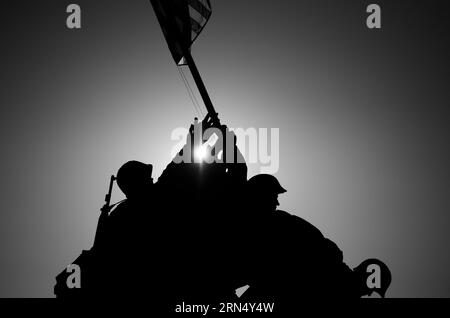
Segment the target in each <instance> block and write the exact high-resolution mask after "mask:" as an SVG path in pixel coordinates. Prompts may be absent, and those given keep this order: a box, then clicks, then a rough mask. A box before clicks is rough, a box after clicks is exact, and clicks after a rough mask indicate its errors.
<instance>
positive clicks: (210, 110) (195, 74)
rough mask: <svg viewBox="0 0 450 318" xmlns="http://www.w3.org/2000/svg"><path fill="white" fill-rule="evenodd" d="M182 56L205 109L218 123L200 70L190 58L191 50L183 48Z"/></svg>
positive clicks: (218, 122)
mask: <svg viewBox="0 0 450 318" xmlns="http://www.w3.org/2000/svg"><path fill="white" fill-rule="evenodd" d="M183 53H184V58H185V59H186V63H187V65H188V66H189V69H190V71H191V74H192V77H193V78H194V81H195V84H196V85H197V88H198V91H199V92H200V95H201V96H202V99H203V102H204V103H205V106H206V110H207V111H208V115H209V116H210V117H211V119H212V120H213V123H214V124H217V125H220V120H219V117H218V114H217V113H216V110H215V109H214V106H213V103H212V101H211V98H210V97H209V94H208V91H207V90H206V86H205V84H204V83H203V80H202V77H201V76H200V72H199V71H198V68H197V65H195V62H194V59H193V58H192V55H191V52H190V50H189V49H185V50H183Z"/></svg>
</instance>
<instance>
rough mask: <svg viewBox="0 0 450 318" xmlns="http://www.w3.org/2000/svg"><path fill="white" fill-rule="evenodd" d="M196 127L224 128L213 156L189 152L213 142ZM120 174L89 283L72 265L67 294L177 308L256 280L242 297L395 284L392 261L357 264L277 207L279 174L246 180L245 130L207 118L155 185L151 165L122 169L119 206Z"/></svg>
mask: <svg viewBox="0 0 450 318" xmlns="http://www.w3.org/2000/svg"><path fill="white" fill-rule="evenodd" d="M197 128H201V129H202V130H203V131H205V130H206V129H207V128H215V129H217V130H216V131H217V132H220V135H221V138H222V140H221V142H219V143H218V144H219V145H222V147H220V146H214V147H213V148H212V149H211V148H208V149H207V156H209V158H208V159H210V160H209V162H212V163H206V162H205V161H204V160H199V161H190V160H187V162H185V161H183V160H181V159H182V158H185V159H186V158H188V159H189V158H190V159H193V157H194V155H195V150H196V149H198V147H199V146H201V145H202V143H203V142H205V140H200V142H198V141H196V140H195V139H194V138H195V136H194V135H195V130H196V129H197ZM227 140H228V141H232V142H231V147H226V145H227V143H226V141H227ZM228 145H230V144H228ZM227 151H228V152H229V151H233V153H234V158H232V159H233V160H226V159H225V158H228V157H227V156H226V152H227ZM220 154H221V156H220ZM231 157H233V156H231ZM211 159H212V160H211ZM115 179H116V178H115V177H114V176H113V177H112V178H111V182H110V188H109V193H108V195H107V196H106V203H105V205H104V206H103V208H102V209H101V211H102V212H101V215H100V218H99V222H98V227H97V232H96V237H95V241H94V246H93V247H92V248H91V249H90V250H89V251H83V252H82V254H81V255H80V257H79V258H77V259H76V260H75V261H74V264H77V265H79V266H80V268H81V288H70V287H69V286H68V285H67V280H68V278H69V275H70V273H68V272H66V271H63V272H62V273H61V274H59V275H58V276H57V285H56V286H55V294H56V295H57V296H58V297H60V298H70V297H96V298H98V297H111V296H115V297H121V298H123V297H132V298H136V297H142V298H145V299H146V300H147V301H149V302H153V304H154V305H157V306H158V305H159V306H166V307H167V306H168V308H172V307H173V306H174V304H175V303H177V302H180V301H189V300H192V301H193V303H207V302H213V301H229V300H231V301H233V300H236V298H235V297H236V296H235V290H236V289H238V288H240V287H242V286H245V285H249V286H250V287H249V288H248V290H247V291H246V292H245V294H244V296H243V298H242V299H254V300H255V301H264V300H270V299H273V300H279V301H281V302H286V301H293V302H298V301H299V300H300V299H301V298H310V297H329V296H330V290H339V293H338V295H337V296H338V297H349V298H352V297H361V296H363V295H368V294H370V293H371V292H372V291H377V292H378V293H379V294H380V295H382V296H383V297H384V294H385V292H386V289H387V288H388V286H389V284H390V281H391V276H390V272H389V269H388V268H387V266H386V265H385V264H384V263H382V262H380V261H378V260H367V261H365V262H363V263H362V264H361V265H360V266H358V267H357V268H355V270H354V271H353V270H351V269H350V268H349V267H348V266H347V265H346V264H345V263H344V262H343V254H342V251H341V250H340V249H339V248H338V247H337V245H336V244H335V243H334V242H332V241H330V240H329V239H327V238H325V237H324V236H323V235H322V233H321V232H320V231H319V230H318V229H317V228H316V227H314V226H313V225H311V224H310V223H308V222H307V221H305V220H303V219H302V218H300V217H298V216H295V215H291V214H289V213H287V212H284V211H281V210H277V207H278V206H279V202H278V195H279V194H282V193H285V192H286V190H285V189H284V188H283V187H282V186H281V185H280V183H279V182H278V180H277V179H276V178H275V177H274V176H271V175H266V174H261V175H256V176H254V177H253V178H251V179H250V180H248V181H247V165H246V163H245V161H244V160H243V157H242V154H241V153H240V151H239V149H238V147H237V145H236V136H235V135H234V133H233V132H231V131H230V130H229V129H228V128H227V127H226V126H224V125H220V124H217V123H216V122H214V121H213V120H211V118H210V117H208V116H207V117H206V118H205V119H204V120H203V121H202V122H198V121H196V122H195V124H194V125H192V126H191V128H190V130H189V134H188V137H187V140H186V144H185V145H184V147H183V148H182V149H181V150H180V152H179V153H178V155H177V156H176V157H175V158H174V160H173V161H172V162H170V163H169V164H168V165H167V167H166V169H165V170H164V171H163V173H162V175H161V176H160V177H159V179H158V182H156V183H153V179H152V166H151V165H147V164H144V163H141V162H137V161H130V162H127V163H125V164H124V165H123V166H122V167H121V168H120V169H119V171H118V173H117V184H118V186H119V188H120V189H121V190H122V192H123V193H124V194H125V196H126V200H124V201H122V202H119V203H117V204H115V205H111V204H110V199H111V190H112V185H113V181H114V180H115ZM371 271H374V273H372V272H371ZM377 271H379V273H380V274H381V277H382V278H381V280H380V276H379V275H378V273H377ZM376 274H377V275H378V276H376ZM69 285H70V284H69ZM332 296H333V297H335V296H336V295H335V294H333V295H332Z"/></svg>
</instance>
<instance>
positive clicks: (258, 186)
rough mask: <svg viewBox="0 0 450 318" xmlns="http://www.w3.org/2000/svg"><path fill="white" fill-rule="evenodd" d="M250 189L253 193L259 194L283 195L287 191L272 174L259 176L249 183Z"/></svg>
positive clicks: (251, 179)
mask: <svg viewBox="0 0 450 318" xmlns="http://www.w3.org/2000/svg"><path fill="white" fill-rule="evenodd" d="M247 186H248V189H249V191H250V192H251V193H255V194H256V193H258V194H260V195H261V194H277V195H278V194H281V193H284V192H286V190H285V189H284V188H283V187H282V186H281V184H280V182H279V181H278V179H277V178H275V177H274V176H272V175H270V174H258V175H256V176H254V177H252V178H250V180H248V183H247Z"/></svg>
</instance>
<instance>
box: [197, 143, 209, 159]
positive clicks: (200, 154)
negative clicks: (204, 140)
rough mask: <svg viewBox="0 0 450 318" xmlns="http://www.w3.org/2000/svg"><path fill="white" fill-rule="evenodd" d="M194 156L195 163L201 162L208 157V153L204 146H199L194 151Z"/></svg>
mask: <svg viewBox="0 0 450 318" xmlns="http://www.w3.org/2000/svg"><path fill="white" fill-rule="evenodd" d="M194 154H195V158H196V159H197V162H203V161H204V160H205V159H206V157H207V155H208V153H207V151H206V145H201V146H199V147H197V148H196V149H195V151H194Z"/></svg>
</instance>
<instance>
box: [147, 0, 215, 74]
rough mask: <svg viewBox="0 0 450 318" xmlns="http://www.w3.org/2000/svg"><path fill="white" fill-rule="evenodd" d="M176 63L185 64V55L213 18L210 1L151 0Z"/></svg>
mask: <svg viewBox="0 0 450 318" xmlns="http://www.w3.org/2000/svg"><path fill="white" fill-rule="evenodd" d="M150 2H151V4H152V6H153V9H154V10H155V13H156V16H157V18H158V21H159V24H160V25H161V28H162V30H163V33H164V37H165V38H166V41H167V44H168V46H169V49H170V52H171V53H172V56H173V59H174V60H175V63H177V64H178V65H183V64H185V61H184V58H183V57H184V55H185V54H184V53H183V52H185V51H186V50H189V49H190V48H191V45H192V43H194V41H195V40H196V39H197V37H198V36H199V35H200V33H201V32H202V30H203V28H204V27H205V25H206V23H207V22H208V20H209V18H210V16H211V13H212V11H211V4H210V2H209V0H150Z"/></svg>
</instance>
